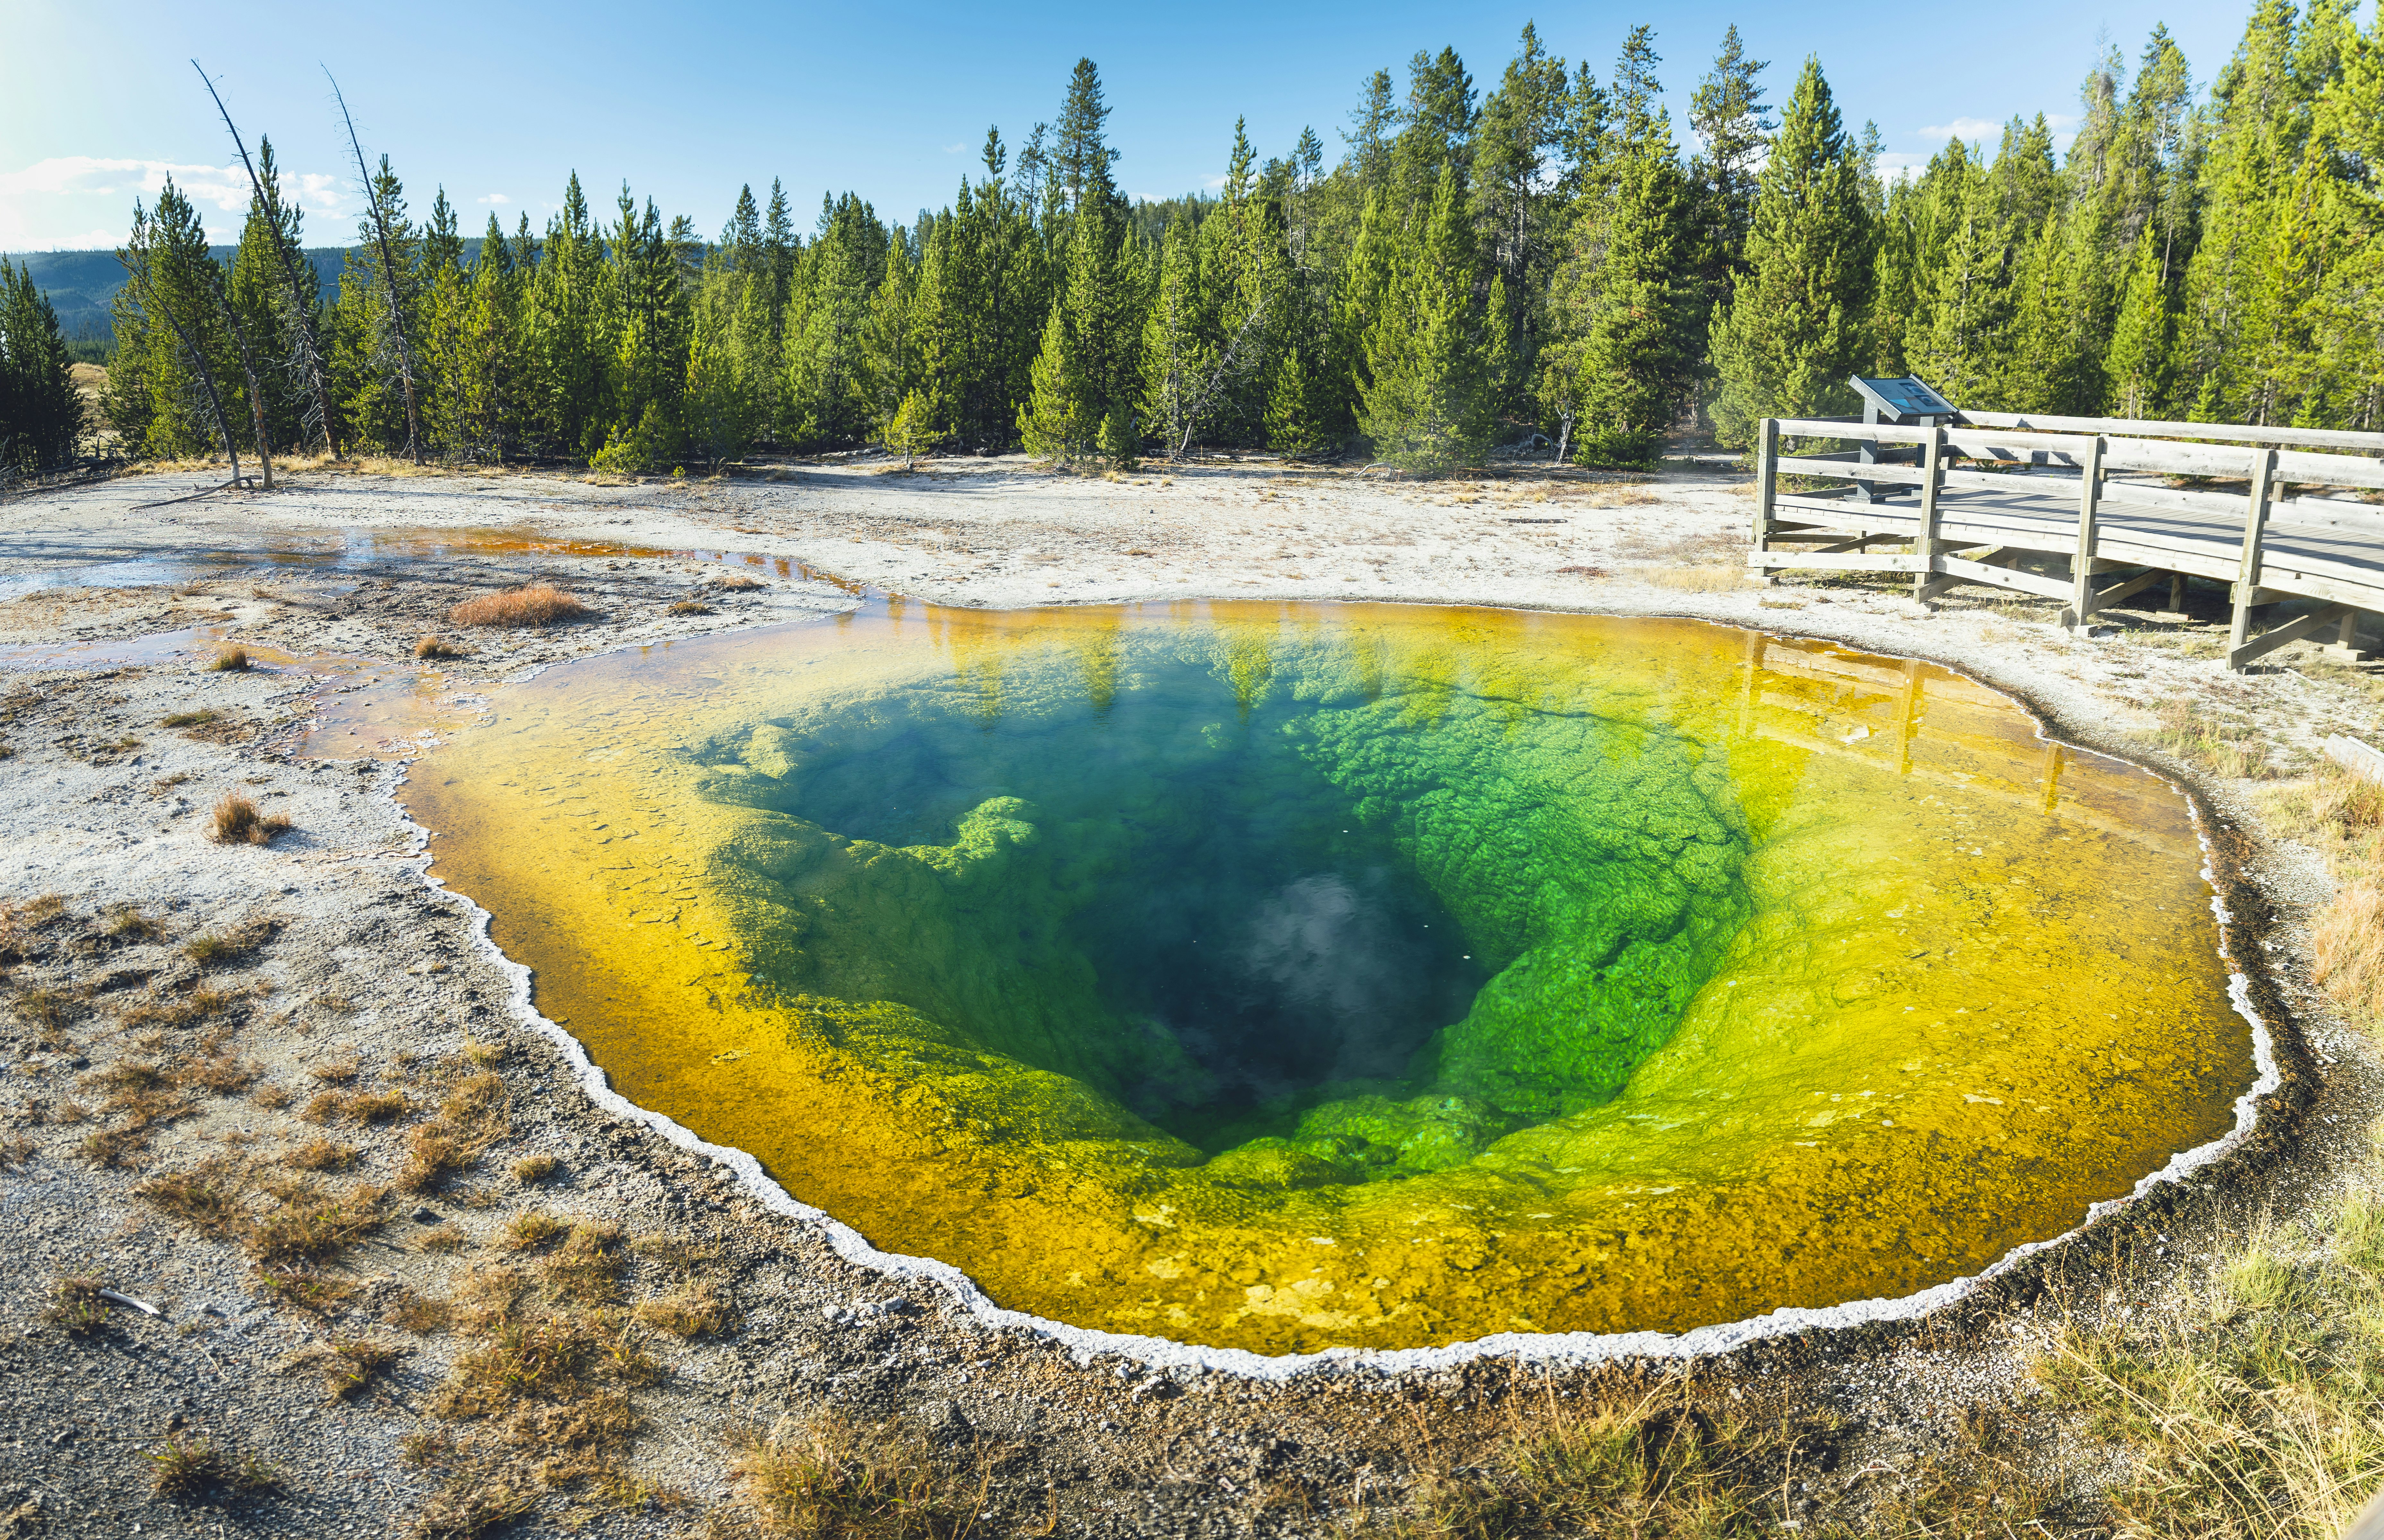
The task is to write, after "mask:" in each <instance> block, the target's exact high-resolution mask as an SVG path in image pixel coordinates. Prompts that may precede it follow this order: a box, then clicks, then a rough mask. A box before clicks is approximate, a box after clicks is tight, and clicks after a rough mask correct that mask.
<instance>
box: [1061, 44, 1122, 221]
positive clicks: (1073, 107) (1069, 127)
mask: <svg viewBox="0 0 2384 1540" xmlns="http://www.w3.org/2000/svg"><path fill="white" fill-rule="evenodd" d="M1109 116H1110V108H1109V104H1108V102H1107V101H1105V100H1104V99H1103V98H1102V95H1101V72H1100V69H1099V67H1097V66H1096V65H1095V64H1094V63H1093V61H1092V60H1090V59H1078V60H1077V61H1076V68H1075V69H1074V72H1073V73H1072V74H1071V75H1070V76H1069V77H1068V96H1067V100H1066V101H1065V102H1064V103H1063V104H1062V106H1061V109H1060V132H1059V137H1058V140H1057V141H1056V143H1055V145H1054V147H1053V150H1052V166H1053V169H1054V173H1055V176H1056V179H1057V180H1058V183H1059V186H1060V188H1061V190H1062V194H1063V196H1064V198H1065V205H1066V208H1067V210H1068V212H1069V213H1071V214H1074V213H1077V212H1078V211H1080V210H1081V209H1083V208H1084V206H1085V204H1086V200H1087V199H1099V198H1100V197H1103V196H1106V195H1108V194H1109V193H1110V192H1111V190H1112V189H1113V187H1114V186H1115V179H1114V178H1113V177H1112V175H1111V170H1112V168H1114V167H1115V166H1116V165H1117V158H1118V156H1117V151H1115V150H1114V149H1111V147H1110V143H1109V140H1108V138H1107V136H1106V133H1105V131H1104V130H1103V127H1102V125H1104V124H1105V123H1107V122H1108V121H1109Z"/></svg>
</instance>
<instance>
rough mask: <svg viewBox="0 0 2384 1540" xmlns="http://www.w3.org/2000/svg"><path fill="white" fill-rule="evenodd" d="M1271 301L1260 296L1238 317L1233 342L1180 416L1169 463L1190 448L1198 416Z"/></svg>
mask: <svg viewBox="0 0 2384 1540" xmlns="http://www.w3.org/2000/svg"><path fill="white" fill-rule="evenodd" d="M1273 298H1274V295H1273V293H1272V292H1269V293H1262V294H1260V296H1259V303H1258V304H1254V305H1252V306H1250V313H1249V314H1248V315H1247V316H1245V317H1242V324H1241V326H1240V327H1239V328H1238V329H1235V332H1234V340H1233V341H1232V342H1228V343H1226V344H1225V351H1224V352H1223V353H1222V354H1219V355H1218V357H1217V366H1216V367H1215V368H1213V369H1211V370H1210V371H1209V379H1208V382H1207V383H1206V384H1204V385H1202V386H1201V387H1200V393H1199V394H1198V395H1197V396H1195V397H1193V398H1192V405H1191V407H1190V409H1189V410H1187V411H1186V413H1185V414H1184V433H1183V437H1182V438H1181V440H1179V441H1178V442H1177V443H1176V445H1175V447H1174V448H1173V449H1172V450H1170V451H1169V452H1168V454H1167V457H1168V458H1169V459H1171V460H1180V459H1182V458H1183V457H1184V454H1185V452H1186V451H1187V450H1189V449H1190V448H1191V447H1192V435H1193V433H1194V432H1195V431H1197V430H1198V428H1199V426H1200V418H1201V416H1202V415H1203V414H1204V413H1206V412H1207V411H1208V410H1209V403H1210V402H1211V400H1212V399H1213V398H1214V397H1215V396H1216V394H1217V388H1218V387H1219V386H1221V385H1223V383H1224V382H1225V377H1226V376H1227V375H1228V374H1230V373H1232V372H1233V368H1234V364H1235V360H1236V359H1238V358H1239V357H1240V356H1241V352H1242V349H1243V347H1244V346H1245V345H1246V344H1247V343H1248V342H1249V340H1250V332H1251V329H1253V328H1255V327H1256V326H1257V325H1258V324H1259V322H1260V319H1261V318H1263V317H1265V315H1266V313H1267V306H1268V304H1269V302H1271V301H1272V300H1273Z"/></svg>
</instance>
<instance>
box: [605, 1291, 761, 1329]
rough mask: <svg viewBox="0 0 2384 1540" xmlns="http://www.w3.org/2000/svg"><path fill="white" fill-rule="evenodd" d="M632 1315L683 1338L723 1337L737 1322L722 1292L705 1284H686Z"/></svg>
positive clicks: (655, 1299)
mask: <svg viewBox="0 0 2384 1540" xmlns="http://www.w3.org/2000/svg"><path fill="white" fill-rule="evenodd" d="M631 1313H632V1314H633V1315H635V1316H636V1317H637V1319H638V1320H639V1321H641V1322H643V1323H646V1324H647V1325H649V1326H652V1327H654V1328H655V1329H656V1330H658V1331H664V1332H668V1333H670V1334H671V1335H673V1336H676V1337H682V1338H694V1337H699V1336H719V1335H723V1334H725V1333H726V1331H727V1330H728V1328H729V1325H730V1323H732V1322H734V1321H735V1320H736V1318H737V1317H736V1311H735V1310H733V1309H732V1308H731V1307H730V1305H729V1303H728V1301H727V1300H726V1299H724V1298H721V1296H720V1291H719V1289H718V1288H717V1287H716V1286H714V1285H712V1284H710V1283H702V1282H689V1283H686V1284H682V1285H679V1286H678V1287H677V1288H675V1289H673V1290H672V1291H671V1292H670V1293H668V1294H664V1295H659V1296H657V1297H656V1298H652V1299H648V1300H646V1301H645V1302H644V1303H642V1304H640V1305H639V1306H638V1308H637V1309H636V1310H634V1311H632V1312H631Z"/></svg>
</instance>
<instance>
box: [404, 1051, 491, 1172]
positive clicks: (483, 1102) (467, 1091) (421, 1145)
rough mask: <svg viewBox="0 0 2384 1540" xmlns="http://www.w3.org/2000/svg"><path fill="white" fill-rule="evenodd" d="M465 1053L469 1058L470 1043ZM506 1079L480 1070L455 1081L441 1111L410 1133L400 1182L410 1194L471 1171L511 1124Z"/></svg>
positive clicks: (488, 1071)
mask: <svg viewBox="0 0 2384 1540" xmlns="http://www.w3.org/2000/svg"><path fill="white" fill-rule="evenodd" d="M470 1057H471V1055H470V1045H467V1046H466V1058H467V1059H470ZM508 1101H509V1099H508V1097H507V1096H506V1094H505V1083H504V1077H503V1076H502V1075H500V1074H496V1073H495V1072H494V1071H490V1070H482V1071H480V1072H479V1073H478V1074H469V1075H466V1076H465V1077H464V1078H463V1079H462V1080H460V1081H458V1082H456V1084H455V1085H454V1087H453V1088H452V1089H451V1090H450V1091H449V1092H448V1093H447V1096H446V1098H445V1099H443V1100H442V1101H441V1103H440V1105H439V1115H438V1116H437V1117H435V1118H433V1119H432V1120H431V1121H430V1122H428V1123H426V1124H423V1125H422V1126H421V1127H419V1128H416V1130H414V1132H413V1133H412V1134H410V1135H409V1136H407V1140H406V1162H405V1169H404V1172H403V1173H402V1174H400V1175H399V1177H398V1186H401V1187H403V1188H404V1189H405V1190H406V1191H407V1192H412V1193H427V1192H431V1191H434V1190H436V1189H437V1188H438V1187H439V1186H441V1185H443V1184H444V1183H445V1182H446V1180H447V1178H449V1177H450V1176H453V1175H454V1174H457V1173H459V1172H462V1171H465V1170H466V1169H468V1168H469V1167H470V1166H471V1165H472V1163H473V1162H474V1161H478V1159H479V1158H480V1156H481V1154H482V1153H483V1152H484V1151H485V1150H487V1149H488V1148H489V1146H490V1145H491V1144H494V1143H495V1142H496V1141H497V1140H499V1139H501V1138H503V1137H504V1136H505V1134H506V1132H507V1130H508V1129H509V1128H510V1126H511V1123H512V1120H511V1117H510V1114H509V1112H508V1111H507V1107H508Z"/></svg>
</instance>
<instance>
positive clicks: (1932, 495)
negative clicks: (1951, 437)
mask: <svg viewBox="0 0 2384 1540" xmlns="http://www.w3.org/2000/svg"><path fill="white" fill-rule="evenodd" d="M1920 465H1921V471H1920V534H1919V537H1918V539H1916V540H1914V541H1913V542H1912V553H1913V554H1914V555H1915V556H1917V557H1918V558H1919V559H1920V563H1919V567H1918V570H1917V571H1915V572H1914V573H1913V575H1912V597H1913V598H1915V599H1926V598H1928V597H1929V585H1930V584H1931V582H1932V581H1933V580H1934V574H1935V570H1936V565H1937V493H1938V492H1939V491H1941V490H1942V489H1943V487H1944V485H1945V428H1944V427H1943V424H1940V425H1938V426H1937V427H1934V428H1931V429H1930V430H1929V441H1928V443H1927V444H1926V445H1925V446H1924V447H1923V449H1922V450H1921V455H1920Z"/></svg>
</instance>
